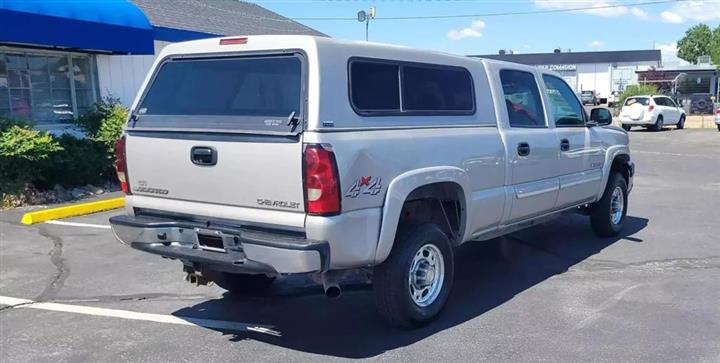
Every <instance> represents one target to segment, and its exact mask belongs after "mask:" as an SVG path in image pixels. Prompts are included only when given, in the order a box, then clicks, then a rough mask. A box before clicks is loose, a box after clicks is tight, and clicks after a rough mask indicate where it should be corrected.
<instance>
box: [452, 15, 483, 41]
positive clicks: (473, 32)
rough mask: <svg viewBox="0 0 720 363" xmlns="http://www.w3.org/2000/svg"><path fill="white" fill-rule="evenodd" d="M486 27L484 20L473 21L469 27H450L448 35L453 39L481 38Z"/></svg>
mask: <svg viewBox="0 0 720 363" xmlns="http://www.w3.org/2000/svg"><path fill="white" fill-rule="evenodd" d="M483 29H485V22H484V21H482V20H475V21H473V22H472V23H471V24H470V26H469V27H467V28H462V29H460V30H458V29H450V30H449V31H448V32H447V37H448V38H449V39H451V40H461V39H465V38H480V37H481V36H482V30H483Z"/></svg>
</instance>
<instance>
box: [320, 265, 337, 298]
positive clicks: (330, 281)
mask: <svg viewBox="0 0 720 363" xmlns="http://www.w3.org/2000/svg"><path fill="white" fill-rule="evenodd" d="M341 274H342V273H341V272H336V271H325V272H323V273H322V275H321V276H320V280H321V282H322V286H323V291H325V296H327V297H328V298H330V299H336V298H338V297H340V295H342V290H341V289H340V285H338V283H337V282H338V280H339V278H340V277H341Z"/></svg>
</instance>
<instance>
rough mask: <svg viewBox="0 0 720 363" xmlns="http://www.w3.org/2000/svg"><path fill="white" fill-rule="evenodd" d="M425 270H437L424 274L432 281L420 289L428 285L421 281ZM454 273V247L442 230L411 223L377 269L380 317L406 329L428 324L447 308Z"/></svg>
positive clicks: (374, 286)
mask: <svg viewBox="0 0 720 363" xmlns="http://www.w3.org/2000/svg"><path fill="white" fill-rule="evenodd" d="M431 256H432V258H431ZM431 261H434V265H431ZM423 266H434V268H432V269H429V270H430V271H432V272H433V273H432V274H431V275H430V274H425V276H428V275H429V276H430V279H431V281H430V282H429V286H422V289H417V286H418V285H421V284H422V285H424V284H426V283H428V281H422V280H420V277H421V272H422V270H423V269H422V268H421V267H423ZM454 270H455V260H454V256H453V250H452V246H451V245H450V241H449V240H448V237H447V236H446V235H445V233H444V232H443V231H442V230H441V229H440V227H439V226H437V225H436V224H432V223H412V224H408V225H406V226H403V227H401V228H399V230H398V234H397V236H396V237H395V243H394V244H393V248H392V251H391V252H390V256H388V258H387V259H386V260H385V261H384V262H383V263H382V264H380V265H379V266H377V267H375V271H374V274H373V289H374V290H375V301H376V303H377V307H378V311H379V313H380V315H381V316H382V317H383V318H385V320H386V321H387V322H388V323H390V324H391V325H394V326H396V327H400V328H406V329H407V328H414V327H418V326H422V325H425V324H427V323H429V322H430V321H432V320H433V318H435V317H436V316H437V315H438V314H439V313H440V311H441V310H442V308H443V306H445V302H446V301H447V298H448V295H449V294H450V289H451V288H452V283H453V278H454ZM413 271H415V273H414V274H413ZM425 271H428V270H425ZM412 276H414V278H415V281H414V282H413V281H412V280H413V278H412ZM416 283H417V284H418V285H416ZM413 294H415V295H417V296H415V297H414V296H413Z"/></svg>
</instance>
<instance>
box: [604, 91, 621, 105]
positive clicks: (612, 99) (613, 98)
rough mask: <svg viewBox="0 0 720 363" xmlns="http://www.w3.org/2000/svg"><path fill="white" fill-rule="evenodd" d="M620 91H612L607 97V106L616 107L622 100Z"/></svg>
mask: <svg viewBox="0 0 720 363" xmlns="http://www.w3.org/2000/svg"><path fill="white" fill-rule="evenodd" d="M620 93H621V92H620V91H612V92H610V96H608V98H607V107H610V108H612V107H615V106H616V103H617V102H618V101H619V100H620Z"/></svg>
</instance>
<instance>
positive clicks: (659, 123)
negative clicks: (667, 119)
mask: <svg viewBox="0 0 720 363" xmlns="http://www.w3.org/2000/svg"><path fill="white" fill-rule="evenodd" d="M662 129H663V117H662V115H659V116H658V117H657V119H656V120H655V125H653V131H662Z"/></svg>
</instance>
